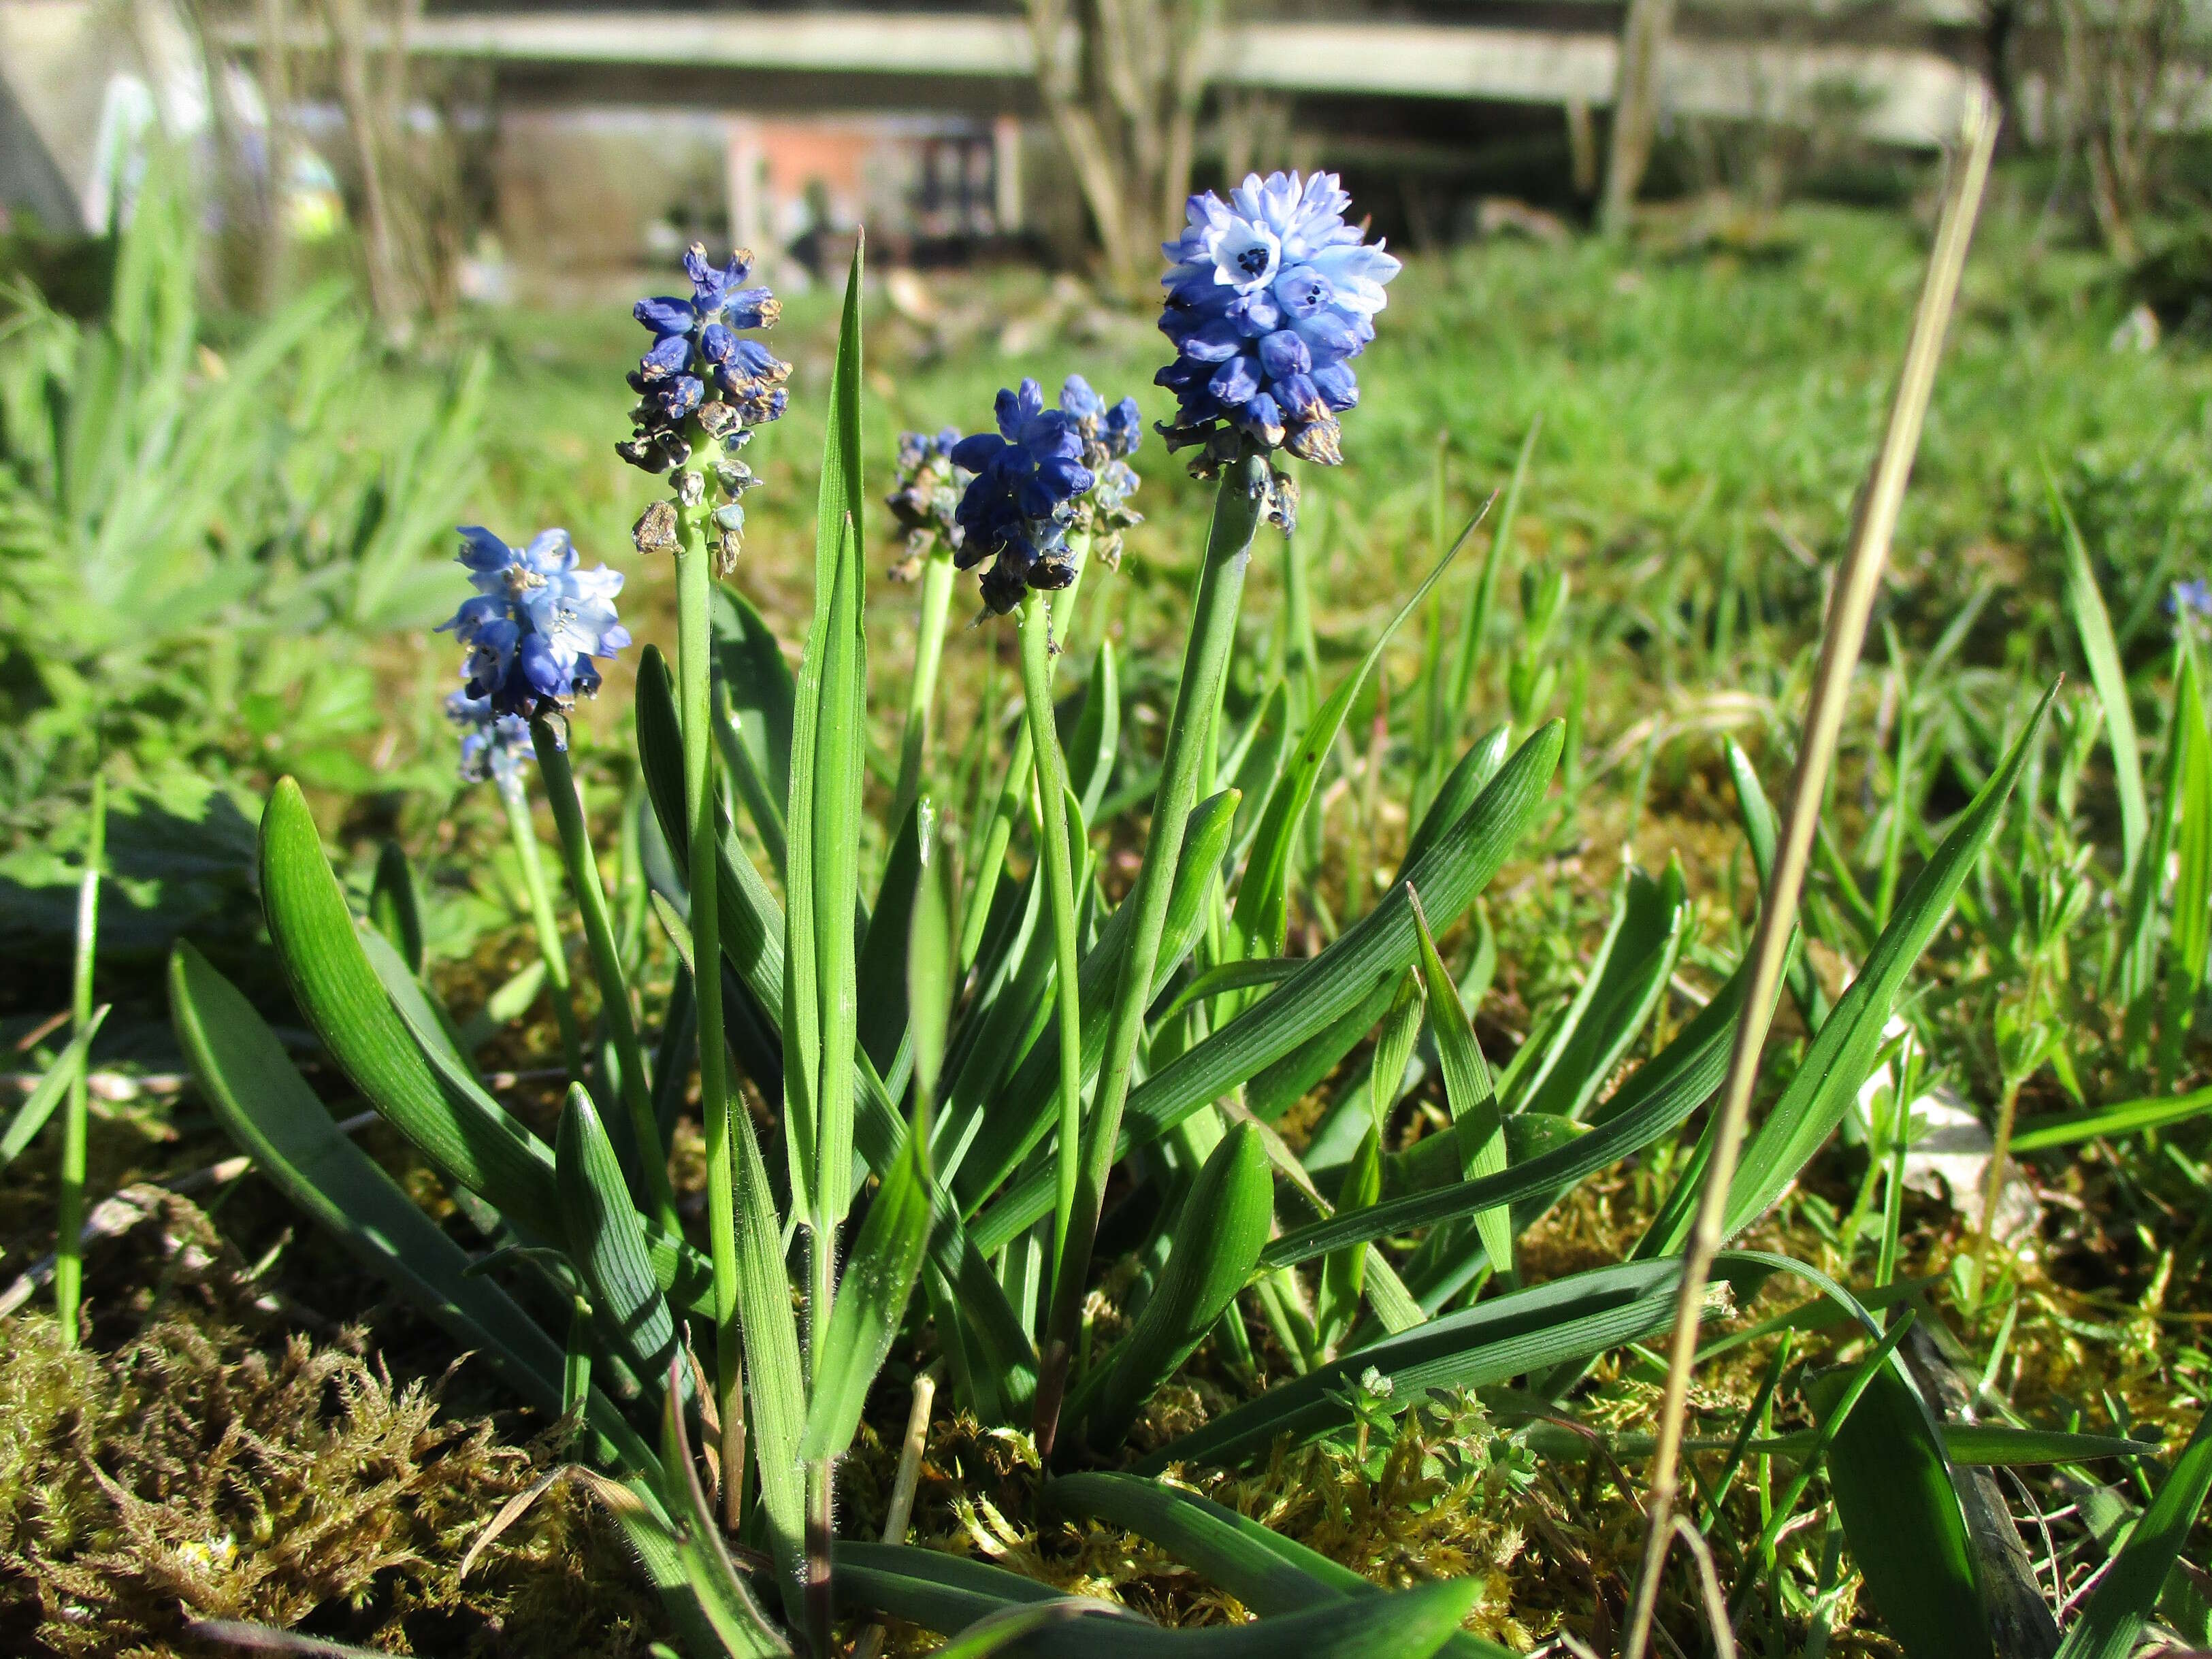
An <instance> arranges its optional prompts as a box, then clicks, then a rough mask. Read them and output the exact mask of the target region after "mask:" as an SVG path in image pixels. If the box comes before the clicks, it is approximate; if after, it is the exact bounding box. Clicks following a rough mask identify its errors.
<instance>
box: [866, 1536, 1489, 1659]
mask: <svg viewBox="0 0 2212 1659" xmlns="http://www.w3.org/2000/svg"><path fill="white" fill-rule="evenodd" d="M833 1560H834V1562H835V1565H836V1583H837V1590H838V1595H839V1596H840V1598H841V1599H842V1600H843V1601H846V1602H847V1603H848V1605H851V1606H854V1607H860V1608H863V1609H866V1610H867V1611H870V1612H873V1613H884V1614H888V1615H889V1616H890V1617H892V1618H895V1619H904V1620H909V1621H910V1622H912V1623H915V1624H917V1625H922V1626H927V1628H929V1629H931V1630H934V1631H939V1632H943V1633H944V1634H946V1635H954V1634H957V1633H958V1632H961V1631H963V1630H964V1629H966V1628H967V1627H968V1626H970V1625H972V1624H974V1623H975V1621H976V1620H980V1619H987V1618H991V1617H993V1616H994V1615H996V1614H999V1613H1002V1612H1003V1611H1004V1610H1005V1609H1006V1608H1009V1607H1031V1606H1038V1605H1042V1604H1043V1603H1047V1602H1052V1601H1060V1600H1061V1599H1063V1598H1062V1597H1061V1595H1060V1592H1059V1591H1058V1590H1055V1589H1053V1588H1052V1586H1050V1585H1049V1584H1041V1583H1037V1582H1036V1580H1035V1579H1033V1578H1024V1577H1022V1576H1021V1575H1020V1574H1019V1573H1016V1572H1009V1571H1007V1570H1006V1568H1004V1567H994V1566H988V1565H985V1564H984V1563H982V1562H980V1561H970V1560H966V1559H962V1558H961V1557H958V1556H952V1555H945V1554H943V1553H939V1552H938V1551H934V1550H925V1549H918V1548H915V1547H913V1546H911V1545H906V1544H859V1543H844V1542H840V1543H839V1544H838V1545H837V1547H836V1555H835V1556H834V1558H833ZM1481 1593H1482V1583H1481V1581H1480V1579H1474V1578H1458V1579H1447V1580H1445V1581H1444V1582H1443V1583H1436V1584H1429V1585H1425V1586H1424V1587H1422V1588H1421V1589H1413V1590H1401V1591H1398V1592H1396V1593H1395V1594H1391V1593H1388V1592H1385V1593H1383V1594H1382V1595H1377V1596H1373V1597H1367V1596H1362V1597H1359V1598H1358V1599H1356V1600H1346V1601H1335V1602H1331V1603H1328V1604H1326V1605H1322V1606H1317V1607H1310V1608H1308V1609H1307V1610H1305V1611H1304V1612H1302V1613H1291V1614H1288V1615H1285V1616H1284V1617H1281V1618H1275V1619H1262V1620H1259V1621H1257V1622H1256V1623H1253V1624H1246V1625H1227V1626H1222V1625H1215V1626H1203V1627H1196V1628H1188V1629H1181V1630H1172V1629H1170V1630H1164V1629H1162V1628H1161V1627H1159V1626H1157V1625H1153V1624H1152V1623H1149V1622H1147V1621H1145V1620H1133V1619H1115V1618H1106V1617H1101V1618H1095V1619H1073V1620H1067V1621H1066V1622H1055V1623H1054V1624H1053V1625H1052V1626H1048V1627H1047V1628H1045V1629H1043V1630H1041V1631H1037V1632H1031V1633H1030V1634H1029V1635H1028V1636H1026V1637H1025V1638H1024V1640H1022V1641H1021V1642H1019V1643H1018V1644H1014V1645H1012V1646H1010V1647H1007V1648H1004V1649H1000V1650H999V1651H1001V1652H1018V1653H1024V1654H1034V1655H1040V1656H1042V1655H1044V1654H1051V1655H1054V1656H1056V1659H1147V1656H1157V1655H1161V1654H1166V1655H1171V1656H1172V1655H1188V1656H1189V1659H1281V1656H1282V1655H1283V1654H1285V1653H1296V1654H1297V1655H1298V1656H1299V1659H1428V1656H1430V1655H1431V1654H1433V1653H1435V1652H1436V1651H1437V1650H1438V1649H1440V1648H1442V1647H1443V1645H1444V1644H1445V1643H1446V1642H1447V1641H1448V1640H1449V1639H1450V1638H1451V1637H1452V1636H1453V1634H1454V1633H1455V1632H1457V1631H1458V1629H1459V1626H1460V1621H1461V1620H1463V1619H1465V1618H1466V1617H1467V1615H1468V1611H1469V1610H1470V1609H1471V1608H1472V1607H1474V1602H1475V1598H1476V1597H1477V1596H1479V1595H1480V1594H1481Z"/></svg>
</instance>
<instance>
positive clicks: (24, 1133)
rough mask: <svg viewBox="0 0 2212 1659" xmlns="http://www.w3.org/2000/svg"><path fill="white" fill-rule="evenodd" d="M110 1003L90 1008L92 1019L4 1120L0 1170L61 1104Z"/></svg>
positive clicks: (1, 1137)
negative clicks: (6, 1130) (11, 1114)
mask: <svg viewBox="0 0 2212 1659" xmlns="http://www.w3.org/2000/svg"><path fill="white" fill-rule="evenodd" d="M111 1006H112V1004H109V1003H105V1002H103V1003H101V1004H100V1006H99V1007H97V1008H95V1009H94V1010H93V1011H92V1018H90V1019H88V1020H87V1021H85V1023H84V1029H83V1030H81V1031H79V1032H78V1033H77V1034H76V1036H73V1037H71V1038H70V1042H69V1046H68V1047H67V1048H64V1049H63V1050H62V1051H61V1053H60V1054H58V1055H56V1056H55V1057H54V1063H53V1064H52V1066H48V1067H47V1068H46V1075H45V1076H44V1077H42V1078H40V1079H39V1081H38V1085H37V1086H36V1087H35V1088H33V1090H32V1091H31V1092H30V1093H29V1095H28V1096H27V1097H25V1098H24V1101H23V1103H22V1104H21V1106H18V1107H17V1108H16V1109H15V1116H13V1117H12V1118H10V1119H9V1120H8V1132H7V1133H5V1134H0V1170H4V1169H6V1168H7V1167H8V1166H9V1164H12V1163H14V1162H15V1158H17V1156H18V1155H19V1154H20V1153H21V1152H22V1150H23V1148H25V1147H26V1146H29V1145H30V1144H31V1143H32V1142H33V1140H36V1139H38V1138H39V1131H40V1130H41V1129H43V1128H45V1127H46V1120H47V1119H48V1118H50V1117H52V1115H54V1108H55V1107H57V1106H58V1105H60V1104H61V1103H62V1099H63V1097H64V1096H66V1095H67V1094H68V1093H69V1088H70V1084H71V1083H72V1082H73V1081H75V1080H76V1074H77V1071H78V1069H79V1068H80V1067H81V1066H83V1065H84V1063H85V1055H86V1054H88V1052H89V1051H90V1050H91V1048H92V1040H93V1038H94V1037H96V1036H99V1035H100V1026H101V1024H103V1023H104V1022H105V1021H106V1018H107V1011H108V1009H109V1008H110V1007H111Z"/></svg>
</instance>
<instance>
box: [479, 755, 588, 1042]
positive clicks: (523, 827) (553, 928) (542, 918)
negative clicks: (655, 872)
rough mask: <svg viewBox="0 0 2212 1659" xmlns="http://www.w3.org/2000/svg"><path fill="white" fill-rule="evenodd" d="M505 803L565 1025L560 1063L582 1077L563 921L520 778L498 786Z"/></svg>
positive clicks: (549, 982) (556, 1017) (558, 1016)
mask: <svg viewBox="0 0 2212 1659" xmlns="http://www.w3.org/2000/svg"><path fill="white" fill-rule="evenodd" d="M494 787H495V788H497V789H498V790H499V798H500V799H501V801H502V802H503V803H504V804H505V805H506V807H507V828H508V829H510V830H511V831H513V836H514V856H515V860H516V861H517V862H518V863H520V865H521V866H522V889H523V891H524V892H525V893H526V895H527V896H528V897H529V900H530V920H531V921H532V923H533V924H534V925H535V926H536V927H537V929H538V955H539V956H541V957H544V959H545V985H546V989H547V991H548V993H549V994H550V995H551V997H552V999H553V1023H554V1024H556V1025H558V1026H559V1027H560V1028H561V1063H562V1065H563V1066H567V1067H568V1080H569V1081H570V1082H571V1083H580V1082H582V1081H583V1080H584V1044H583V1040H582V1038H581V1037H580V1036H578V1035H577V1031H576V1005H575V999H574V997H573V996H572V995H571V994H570V993H569V987H568V947H567V946H566V945H563V944H562V942H561V924H560V923H559V922H557V921H555V920H554V918H553V898H552V894H551V892H550V890H548V889H547V887H546V885H545V861H544V859H542V858H541V857H540V856H539V855H538V826H537V825H536V824H534V823H531V821H530V796H529V793H528V792H527V791H526V790H525V789H524V787H523V786H522V783H521V781H520V780H517V781H516V782H515V786H514V787H513V789H509V788H507V787H506V786H505V785H503V784H502V785H495V786H494Z"/></svg>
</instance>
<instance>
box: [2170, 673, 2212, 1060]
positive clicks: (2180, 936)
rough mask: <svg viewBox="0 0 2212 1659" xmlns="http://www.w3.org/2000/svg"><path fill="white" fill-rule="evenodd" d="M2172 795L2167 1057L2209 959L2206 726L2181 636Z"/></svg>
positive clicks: (2211, 748) (2210, 780)
mask: <svg viewBox="0 0 2212 1659" xmlns="http://www.w3.org/2000/svg"><path fill="white" fill-rule="evenodd" d="M2173 719H2174V727H2175V730H2174V749H2175V759H2176V764H2175V766H2174V767H2173V769H2172V770H2173V775H2174V779H2175V788H2174V793H2176V794H2177V795H2178V796H2179V799H2180V812H2179V828H2180V834H2179V838H2178V839H2179V855H2180V856H2179V861H2178V863H2177V864H2176V866H2175V869H2174V877H2173V925H2172V933H2171V934H2170V935H2169V936H2168V942H2167V945H2166V952H2167V954H2166V977H2167V980H2168V981H2169V988H2168V992H2167V998H2166V1027H2167V1030H2166V1032H2165V1033H2164V1034H2163V1036H2164V1043H2165V1046H2166V1049H2167V1051H2168V1052H2169V1053H2171V1052H2172V1046H2173V1045H2174V1044H2175V1043H2177V1042H2179V1040H2180V1031H2181V1028H2182V1026H2183V1025H2184V1024H2185V1023H2186V1022H2187V1020H2188V1019H2189V1018H2190V1014H2191V1010H2193V1008H2194V1007H2195V1006H2196V1001H2197V993H2198V991H2200V990H2201V989H2202V988H2203V984H2204V973H2205V962H2206V957H2207V956H2208V955H2212V723H2208V721H2207V720H2206V717H2205V712H2204V692H2203V681H2202V679H2201V678H2200V676H2199V674H2198V671H2197V650H2196V647H2195V645H2194V643H2193V642H2192V641H2191V639H2190V638H2189V637H2188V636H2187V635H2184V637H2183V641H2182V652H2181V674H2180V678H2179V680H2178V681H2177V682H2176V683H2175V685H2174V688H2173Z"/></svg>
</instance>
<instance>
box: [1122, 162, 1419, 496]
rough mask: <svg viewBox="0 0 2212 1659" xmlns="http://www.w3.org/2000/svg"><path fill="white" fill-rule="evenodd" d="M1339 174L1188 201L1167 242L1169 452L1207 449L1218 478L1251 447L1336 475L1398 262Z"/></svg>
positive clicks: (1202, 458)
mask: <svg viewBox="0 0 2212 1659" xmlns="http://www.w3.org/2000/svg"><path fill="white" fill-rule="evenodd" d="M1351 204H1352V198H1351V197H1350V196H1348V195H1347V194H1346V192H1345V191H1344V190H1343V188H1342V187H1341V185H1340V184H1339V182H1338V179H1337V175H1336V174H1334V173H1314V174H1313V175H1311V176H1310V177H1308V178H1301V177H1300V176H1299V175H1298V174H1297V173H1270V174H1268V175H1267V178H1266V179H1261V177H1260V176H1259V175H1258V174H1257V173H1252V174H1249V175H1247V176H1246V178H1245V180H1244V182H1243V184H1242V185H1238V186H1237V188H1236V189H1235V190H1233V191H1231V192H1230V194H1229V199H1228V200H1226V201H1224V200H1223V199H1222V198H1221V197H1218V196H1216V195H1215V194H1213V193H1212V191H1207V192H1206V193H1204V194H1202V195H1198V196H1194V197H1191V198H1190V204H1189V208H1188V216H1189V222H1188V225H1187V226H1186V227H1185V228H1184V230H1183V233H1182V235H1181V236H1180V237H1178V238H1177V239H1176V240H1174V241H1172V242H1169V243H1166V244H1165V245H1164V250H1163V251H1164V252H1165V253H1166V254H1167V256H1168V259H1169V262H1170V263H1169V267H1168V271H1167V275H1166V276H1164V277H1162V278H1161V283H1162V285H1163V286H1164V287H1165V288H1166V289H1167V301H1166V306H1165V308H1164V311H1163V312H1162V314H1161V317H1160V328H1161V331H1163V332H1164V333H1165V334H1166V335H1167V337H1168V338H1169V339H1170V340H1171V341H1173V342H1174V343H1175V348H1176V360H1175V362H1173V363H1171V364H1170V365H1169V366H1168V367H1167V368H1164V369H1162V370H1161V371H1160V372H1159V374H1158V384H1160V385H1161V386H1165V387H1167V388H1168V389H1169V390H1170V392H1174V393H1175V395H1176V404H1177V411H1176V420H1175V422H1174V424H1173V425H1171V426H1170V425H1164V426H1162V428H1160V430H1161V432H1162V434H1163V435H1164V436H1165V437H1166V439H1167V441H1168V447H1169V448H1170V449H1182V448H1185V447H1196V448H1197V449H1198V450H1199V455H1198V457H1197V459H1195V460H1194V463H1193V465H1192V469H1191V470H1192V471H1194V473H1198V474H1200V476H1212V475H1213V474H1215V473H1217V472H1218V471H1219V470H1220V469H1221V467H1222V466H1224V465H1226V464H1227V463H1228V462H1230V461H1231V460H1233V459H1236V457H1237V455H1238V454H1239V453H1242V452H1243V451H1244V450H1245V449H1246V448H1247V447H1249V448H1250V449H1251V450H1253V451H1256V452H1260V453H1266V452H1269V451H1273V450H1276V449H1285V450H1288V451H1289V452H1290V453H1291V454H1293V455H1295V456H1297V457H1298V458H1299V459H1301V460H1306V461H1312V462H1315V463H1317V464H1319V465H1325V466H1334V465H1338V464H1340V462H1341V461H1342V460H1343V459H1344V455H1343V450H1342V447H1341V443H1342V437H1343V430H1342V427H1341V425H1340V422H1339V420H1338V416H1340V415H1342V414H1343V413H1344V412H1345V411H1346V410H1349V409H1351V408H1352V407H1354V406H1355V405H1356V404H1358V402H1359V382H1358V377H1357V376H1356V375H1355V374H1354V373H1353V371H1352V359H1353V358H1354V357H1357V356H1358V355H1359V354H1360V353H1361V352H1362V351H1364V350H1365V349H1367V343H1368V342H1369V341H1370V340H1372V339H1373V338H1374V337H1375V316H1376V313H1377V312H1379V311H1381V310H1382V309H1383V305H1384V304H1385V302H1386V298H1387V296H1386V295H1384V292H1383V287H1384V284H1386V283H1389V281H1390V279H1391V278H1392V277H1394V276H1396V275H1397V274H1398V271H1399V270H1400V265H1399V263H1398V261H1397V260H1396V259H1395V258H1393V257H1392V256H1391V255H1390V254H1389V253H1387V252H1384V251H1383V244H1382V243H1381V242H1380V241H1376V242H1374V243H1370V242H1368V241H1367V240H1366V238H1365V233H1364V230H1363V228H1361V227H1360V226H1358V225H1348V224H1346V222H1344V210H1345V209H1346V208H1347V207H1349V206H1350V205H1351Z"/></svg>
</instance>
